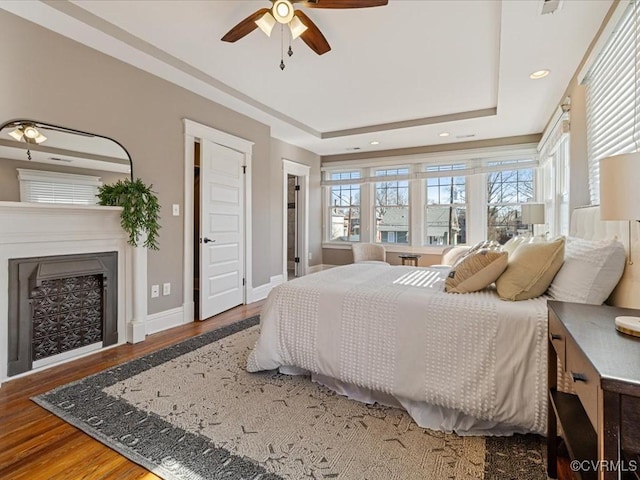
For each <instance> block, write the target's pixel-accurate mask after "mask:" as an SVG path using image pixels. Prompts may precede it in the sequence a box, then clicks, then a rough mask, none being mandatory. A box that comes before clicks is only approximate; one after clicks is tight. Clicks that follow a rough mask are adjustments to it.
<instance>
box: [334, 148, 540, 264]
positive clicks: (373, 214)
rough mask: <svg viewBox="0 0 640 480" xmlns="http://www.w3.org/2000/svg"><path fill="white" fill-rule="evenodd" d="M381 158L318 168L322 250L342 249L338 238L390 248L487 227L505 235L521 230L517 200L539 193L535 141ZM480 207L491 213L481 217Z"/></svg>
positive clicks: (475, 235) (446, 239)
mask: <svg viewBox="0 0 640 480" xmlns="http://www.w3.org/2000/svg"><path fill="white" fill-rule="evenodd" d="M382 162H383V160H381V159H376V160H373V159H371V160H356V161H345V162H342V161H335V162H327V163H326V164H324V165H323V166H322V170H323V178H322V187H323V198H324V204H325V205H326V207H327V208H325V210H324V216H323V229H324V241H326V242H330V245H327V247H328V248H348V247H347V245H344V244H345V243H347V242H358V241H360V242H372V243H384V244H386V245H387V246H388V250H389V251H394V252H404V253H407V252H419V251H420V249H424V250H422V251H429V247H431V248H432V251H433V252H436V251H437V250H438V248H434V247H442V246H444V245H460V244H469V243H475V242H479V241H480V240H483V239H486V238H487V233H488V232H487V228H488V227H489V230H491V232H490V234H491V235H493V236H494V238H497V237H498V236H499V235H498V231H500V232H502V235H503V236H507V237H508V236H510V235H513V234H515V232H518V231H523V232H526V231H527V230H528V226H527V225H521V221H520V217H521V214H520V204H521V203H523V202H527V201H530V200H532V199H533V198H538V197H539V198H541V199H542V198H544V197H541V196H538V197H535V195H534V191H536V190H534V187H535V186H536V185H537V183H536V180H537V179H538V176H537V170H538V166H539V163H538V155H537V148H536V145H531V144H527V145H519V146H510V147H493V148H490V149H468V150H461V151H457V152H440V153H433V154H424V155H423V154H420V155H411V156H403V157H398V158H394V157H389V158H387V159H385V160H384V163H382ZM534 172H536V173H535V175H534ZM540 178H542V177H540ZM488 187H489V188H488ZM539 193H543V192H542V191H540V192H539ZM489 198H490V199H491V200H490V201H489V200H488V199H489ZM487 211H490V213H492V216H491V218H490V221H489V222H488V221H487ZM331 244H332V245H331ZM440 249H441V248H440Z"/></svg>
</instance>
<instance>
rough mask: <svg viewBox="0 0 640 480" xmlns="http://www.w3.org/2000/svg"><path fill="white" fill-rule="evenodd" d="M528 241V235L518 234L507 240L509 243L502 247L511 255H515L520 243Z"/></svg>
mask: <svg viewBox="0 0 640 480" xmlns="http://www.w3.org/2000/svg"><path fill="white" fill-rule="evenodd" d="M526 241H527V237H523V236H521V235H516V236H515V237H511V238H510V239H509V240H507V243H505V244H504V245H503V246H502V249H503V250H504V251H505V252H507V253H508V254H509V255H513V252H515V251H516V248H518V245H521V244H523V243H525V242H526Z"/></svg>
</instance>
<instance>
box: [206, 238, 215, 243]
mask: <svg viewBox="0 0 640 480" xmlns="http://www.w3.org/2000/svg"><path fill="white" fill-rule="evenodd" d="M203 241H204V243H209V242H212V243H213V242H215V240H211V239H210V238H207V237H204V240H203Z"/></svg>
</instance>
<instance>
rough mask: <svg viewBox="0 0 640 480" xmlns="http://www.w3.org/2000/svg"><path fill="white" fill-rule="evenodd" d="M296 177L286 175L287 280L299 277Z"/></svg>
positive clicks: (297, 187) (297, 186) (298, 189)
mask: <svg viewBox="0 0 640 480" xmlns="http://www.w3.org/2000/svg"><path fill="white" fill-rule="evenodd" d="M299 191H300V185H298V177H296V176H295V175H290V174H287V280H293V279H294V278H295V277H299V276H300V272H299V270H300V269H299V268H298V265H299V264H300V248H299V245H298V240H299V235H298V214H299V209H298V192H299Z"/></svg>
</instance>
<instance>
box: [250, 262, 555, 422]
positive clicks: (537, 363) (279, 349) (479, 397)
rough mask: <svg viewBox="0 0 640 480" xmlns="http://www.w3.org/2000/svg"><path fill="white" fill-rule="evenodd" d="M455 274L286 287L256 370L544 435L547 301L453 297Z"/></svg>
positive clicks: (349, 277) (375, 268) (263, 335)
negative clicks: (333, 383) (290, 372)
mask: <svg viewBox="0 0 640 480" xmlns="http://www.w3.org/2000/svg"><path fill="white" fill-rule="evenodd" d="M447 272H448V270H446V269H445V270H443V269H424V268H414V267H400V266H387V265H380V264H353V265H347V266H344V267H338V268H333V269H330V270H326V271H323V272H320V273H317V274H313V275H309V276H306V277H302V278H299V279H296V280H294V281H291V282H288V283H285V284H282V285H280V286H278V287H277V288H275V289H274V290H273V291H272V292H271V294H270V295H269V298H268V300H267V303H266V305H265V307H264V309H263V312H262V318H261V332H260V338H259V340H258V342H257V343H256V346H255V348H254V350H253V351H252V352H251V354H250V356H249V360H248V365H247V369H248V370H249V371H251V372H254V371H259V370H271V369H275V368H279V367H299V368H302V369H304V370H308V371H310V372H312V373H316V374H321V375H324V376H328V377H331V378H334V379H337V380H338V381H341V382H345V383H348V384H351V385H355V386H357V387H361V388H364V389H369V390H373V391H377V392H382V393H386V394H389V395H392V396H393V397H395V398H397V399H400V400H409V401H415V402H426V403H427V404H430V405H435V406H439V407H444V408H446V409H453V410H456V411H459V412H462V413H463V414H465V415H468V416H471V417H474V418H476V419H479V420H482V421H490V422H496V423H499V424H505V425H509V426H516V427H518V428H519V429H520V430H522V431H531V432H537V433H544V430H545V425H546V396H545V395H546V393H545V391H546V348H547V343H546V342H547V340H546V331H547V324H546V318H547V313H546V300H545V299H544V298H539V299H535V300H528V301H523V302H506V301H502V300H500V299H499V298H498V296H497V295H496V293H495V292H494V291H492V290H487V291H482V292H477V293H473V294H447V293H445V292H444V291H443V287H444V275H446V273H447Z"/></svg>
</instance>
